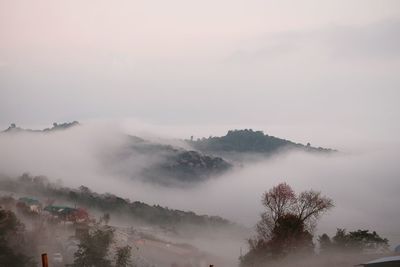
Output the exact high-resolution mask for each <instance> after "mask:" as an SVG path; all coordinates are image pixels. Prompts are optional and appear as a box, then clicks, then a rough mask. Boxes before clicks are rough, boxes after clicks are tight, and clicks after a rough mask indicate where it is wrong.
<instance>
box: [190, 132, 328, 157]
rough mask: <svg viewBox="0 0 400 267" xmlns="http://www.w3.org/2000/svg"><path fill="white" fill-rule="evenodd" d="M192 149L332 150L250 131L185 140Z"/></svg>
mask: <svg viewBox="0 0 400 267" xmlns="http://www.w3.org/2000/svg"><path fill="white" fill-rule="evenodd" d="M186 141H187V142H188V143H189V144H190V145H192V146H193V147H194V148H196V149H198V150H200V151H205V152H255V153H272V152H276V151H278V150H280V149H302V150H306V151H311V152H333V151H334V150H332V149H326V148H322V147H318V148H316V147H312V146H311V145H310V144H309V143H308V144H307V145H302V144H298V143H294V142H292V141H289V140H285V139H281V138H277V137H274V136H269V135H267V134H264V133H263V132H262V131H253V130H252V129H245V130H231V131H228V133H227V134H226V135H225V136H221V137H212V136H210V137H209V138H202V139H197V140H192V139H191V140H186Z"/></svg>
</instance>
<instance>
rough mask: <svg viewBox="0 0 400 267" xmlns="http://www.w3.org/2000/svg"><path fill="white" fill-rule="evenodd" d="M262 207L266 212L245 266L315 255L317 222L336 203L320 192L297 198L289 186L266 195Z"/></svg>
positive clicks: (244, 259) (274, 188)
mask: <svg viewBox="0 0 400 267" xmlns="http://www.w3.org/2000/svg"><path fill="white" fill-rule="evenodd" d="M262 204H263V206H264V207H265V208H266V211H265V212H264V213H262V215H261V220H260V221H259V222H258V223H257V225H256V232H257V236H256V237H255V238H253V239H250V240H249V245H250V251H249V253H248V254H246V255H245V256H244V257H242V258H241V263H242V265H248V264H249V263H250V262H251V263H254V261H259V260H258V259H261V261H264V260H267V259H272V258H281V257H284V256H286V255H289V254H293V253H297V252H305V251H307V252H312V251H313V247H314V244H313V242H312V237H313V235H312V232H313V230H314V228H315V226H316V222H317V220H318V219H319V218H320V216H321V215H322V214H323V213H325V212H326V211H328V210H329V209H330V208H332V207H333V201H332V200H331V199H330V198H328V197H325V196H322V195H321V193H320V192H316V191H313V190H309V191H304V192H301V193H300V194H299V195H296V193H295V192H294V191H293V189H292V188H291V187H290V186H289V185H288V184H286V183H281V184H278V185H277V186H274V187H273V188H272V189H270V190H269V191H267V192H265V193H264V195H263V197H262Z"/></svg>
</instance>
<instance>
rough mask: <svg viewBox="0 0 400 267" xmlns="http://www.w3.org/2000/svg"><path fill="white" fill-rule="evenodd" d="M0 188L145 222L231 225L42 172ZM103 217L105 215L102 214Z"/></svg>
mask: <svg viewBox="0 0 400 267" xmlns="http://www.w3.org/2000/svg"><path fill="white" fill-rule="evenodd" d="M0 188H3V190H7V191H9V192H20V193H24V194H28V195H29V194H30V195H34V194H40V195H42V196H44V197H46V198H50V199H57V200H58V201H68V202H71V203H75V204H77V205H79V206H81V207H85V208H88V209H97V210H100V211H102V212H104V213H117V212H119V213H123V214H124V215H128V216H130V217H131V218H132V219H134V220H136V221H139V222H145V223H148V224H153V225H158V226H163V227H167V228H173V229H174V228H176V227H178V226H182V225H187V224H190V225H194V226H196V225H197V226H201V227H207V226H213V227H226V226H228V225H232V223H230V222H229V221H228V220H225V219H223V218H221V217H218V216H207V215H197V214H195V213H194V212H190V211H181V210H173V209H169V208H166V207H161V206H159V205H153V206H150V205H148V204H146V203H143V202H139V201H130V200H129V199H124V198H121V197H118V196H116V195H113V194H110V193H105V194H98V193H95V192H92V191H91V190H90V189H89V188H88V187H85V186H81V187H79V188H78V189H71V188H68V187H62V186H59V185H56V184H53V183H50V182H49V181H48V179H47V178H46V177H44V176H35V177H32V176H30V175H28V174H24V175H22V176H20V177H19V178H18V179H0ZM104 219H107V218H104Z"/></svg>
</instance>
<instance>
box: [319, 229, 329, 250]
mask: <svg viewBox="0 0 400 267" xmlns="http://www.w3.org/2000/svg"><path fill="white" fill-rule="evenodd" d="M318 242H319V249H320V252H321V253H325V252H328V251H329V250H330V249H331V248H332V241H331V238H330V237H329V236H328V235H327V234H323V235H320V236H319V237H318Z"/></svg>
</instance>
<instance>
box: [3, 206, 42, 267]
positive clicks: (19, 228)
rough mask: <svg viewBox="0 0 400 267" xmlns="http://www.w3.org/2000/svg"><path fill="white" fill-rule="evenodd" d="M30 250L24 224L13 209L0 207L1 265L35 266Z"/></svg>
mask: <svg viewBox="0 0 400 267" xmlns="http://www.w3.org/2000/svg"><path fill="white" fill-rule="evenodd" d="M28 250H29V247H28V242H27V240H26V238H25V236H24V225H23V224H22V223H21V222H20V221H19V220H18V219H17V217H16V216H15V214H14V213H13V212H12V211H10V210H3V209H1V207H0V266H15V267H25V266H26V267H28V266H33V265H34V262H33V260H32V258H31V257H29V256H28V255H27V251H28Z"/></svg>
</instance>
